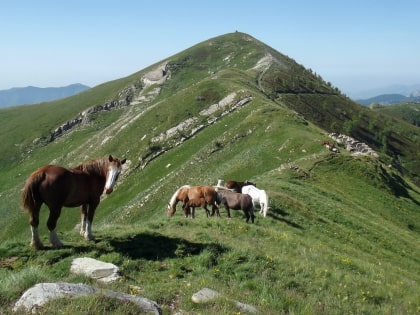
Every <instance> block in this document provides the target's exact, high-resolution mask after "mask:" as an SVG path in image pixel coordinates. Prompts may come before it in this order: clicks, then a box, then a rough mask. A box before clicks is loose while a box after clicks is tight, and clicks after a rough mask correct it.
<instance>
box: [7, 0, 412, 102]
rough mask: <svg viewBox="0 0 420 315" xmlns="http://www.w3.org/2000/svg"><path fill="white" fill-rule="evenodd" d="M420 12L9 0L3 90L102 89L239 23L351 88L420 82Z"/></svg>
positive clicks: (388, 5) (343, 6) (335, 5)
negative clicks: (73, 86) (80, 86)
mask: <svg viewBox="0 0 420 315" xmlns="http://www.w3.org/2000/svg"><path fill="white" fill-rule="evenodd" d="M419 12H420V1H418V0H398V1H394V0H387V1H383V0H381V1H379V0H352V1H351V0H348V1H347V0H342V1H335V0H334V1H333V0H317V1H313V0H307V1H304V0H296V1H290V0H287V1H283V0H272V1H264V0H260V1H251V2H250V3H247V2H246V1H228V0H225V1H219V0H213V1H181V0H178V1H170V0H160V1H136V0H133V1H128V0H120V1H111V0H101V1H98V0H72V1H59V0H38V1H32V0H14V1H7V2H6V1H4V2H3V3H2V4H1V6H0V39H1V46H0V47H1V49H0V90H3V89H9V88H12V87H23V86H29V85H32V86H38V87H51V86H64V85H68V84H72V83H83V84H86V85H89V86H95V85H98V84H100V83H103V82H106V81H110V80H114V79H118V78H121V77H125V76H127V75H130V74H132V73H134V72H137V71H139V70H142V69H143V68H145V67H147V66H149V65H151V64H153V63H156V62H158V61H161V60H163V59H165V58H167V57H170V56H172V55H173V54H176V53H178V52H180V51H182V50H184V49H187V48H189V47H191V46H193V45H195V44H197V43H199V42H201V41H204V40H207V39H209V38H212V37H216V36H219V35H223V34H226V33H231V32H234V31H236V30H238V31H240V32H244V33H247V34H249V35H251V36H253V37H255V38H257V39H258V40H260V41H262V42H264V43H266V44H267V45H269V46H271V47H272V48H274V49H276V50H277V51H279V52H281V53H283V54H286V55H288V56H289V57H291V58H293V59H295V60H296V61H297V62H298V63H300V64H302V65H303V66H305V67H306V68H311V69H312V70H313V71H314V72H316V73H318V74H319V75H321V76H322V77H323V78H324V79H325V80H326V81H329V82H331V83H332V84H333V85H334V86H337V87H338V88H340V89H341V90H342V91H343V92H345V93H348V94H352V93H353V92H355V91H361V90H367V89H371V88H377V87H384V86H389V85H393V84H407V85H411V84H420V24H419V22H418V20H419V18H418V16H419Z"/></svg>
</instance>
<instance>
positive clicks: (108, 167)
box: [22, 155, 126, 249]
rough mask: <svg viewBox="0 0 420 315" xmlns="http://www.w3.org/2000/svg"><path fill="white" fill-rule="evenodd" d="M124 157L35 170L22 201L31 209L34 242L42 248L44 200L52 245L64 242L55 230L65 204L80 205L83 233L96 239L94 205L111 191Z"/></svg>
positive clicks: (88, 237)
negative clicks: (41, 232)
mask: <svg viewBox="0 0 420 315" xmlns="http://www.w3.org/2000/svg"><path fill="white" fill-rule="evenodd" d="M125 161H126V159H123V160H119V159H117V158H115V157H113V156H111V155H109V156H106V157H103V158H101V159H97V160H92V161H89V162H86V163H83V164H80V165H79V166H77V167H75V168H72V169H69V168H64V167H61V166H56V165H45V166H42V167H40V168H38V169H37V170H36V171H35V172H33V173H32V174H31V175H30V176H29V178H28V179H27V180H26V183H25V186H24V188H23V191H22V204H23V207H24V208H25V209H26V210H27V211H28V213H29V224H30V225H31V232H32V240H31V246H33V247H35V248H36V249H41V248H43V245H42V242H41V240H40V238H39V235H38V225H39V212H40V210H41V206H42V204H43V203H45V204H46V205H47V206H48V208H49V210H50V214H49V217H48V221H47V227H48V230H49V231H50V241H51V244H52V246H53V247H55V248H60V247H62V246H63V244H62V243H61V241H60V239H59V238H58V236H57V233H56V230H55V229H56V226H57V220H58V218H59V217H60V213H61V209H62V207H78V206H81V210H80V214H81V230H80V234H81V235H82V236H84V238H86V239H89V240H93V239H94V236H93V234H92V221H93V216H94V214H95V209H96V207H97V206H98V205H99V202H100V197H101V195H102V193H103V192H104V193H105V194H110V193H112V191H113V189H114V185H115V183H116V181H117V179H118V176H119V174H120V173H121V169H122V165H123V164H124V163H125Z"/></svg>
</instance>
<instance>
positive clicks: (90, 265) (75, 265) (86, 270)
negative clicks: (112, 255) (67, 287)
mask: <svg viewBox="0 0 420 315" xmlns="http://www.w3.org/2000/svg"><path fill="white" fill-rule="evenodd" d="M70 272H72V273H75V274H82V275H85V276H87V277H89V278H92V279H96V280H99V281H102V282H111V281H115V280H118V279H119V278H121V276H120V270H119V268H118V267H117V266H115V265H114V264H111V263H105V262H102V261H99V260H96V259H93V258H88V257H84V258H76V259H74V260H73V262H72V264H71V267H70Z"/></svg>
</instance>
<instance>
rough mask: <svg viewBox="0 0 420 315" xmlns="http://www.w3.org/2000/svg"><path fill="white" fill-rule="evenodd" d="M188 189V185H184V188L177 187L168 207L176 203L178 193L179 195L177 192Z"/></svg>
mask: <svg viewBox="0 0 420 315" xmlns="http://www.w3.org/2000/svg"><path fill="white" fill-rule="evenodd" d="M189 187H191V186H190V185H184V186H181V187H179V188H178V189H177V190H176V191H175V192H174V194H173V195H172V197H171V200H170V201H169V205H171V206H173V205H174V204H175V202H176V198H177V197H178V193H179V191H180V190H181V189H183V188H189Z"/></svg>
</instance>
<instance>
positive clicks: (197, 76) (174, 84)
mask: <svg viewBox="0 0 420 315" xmlns="http://www.w3.org/2000/svg"><path fill="white" fill-rule="evenodd" d="M229 36H236V35H234V34H232V35H229ZM231 39H232V40H231V41H227V42H226V43H224V42H223V41H222V42H221V44H220V47H221V48H220V47H219V48H220V49H219V50H222V52H220V55H219V56H217V58H216V57H211V56H209V55H208V51H207V50H206V47H207V46H206V45H207V44H208V43H207V44H200V45H197V46H196V47H193V50H191V51H189V58H186V57H185V55H182V54H180V55H179V56H175V57H174V58H173V59H172V64H171V67H172V68H171V69H172V79H171V80H170V81H168V82H167V83H166V84H165V86H164V88H163V90H162V93H161V94H160V96H159V97H158V98H157V99H156V100H155V102H153V103H150V104H140V105H138V106H133V107H130V108H126V109H123V110H117V111H115V112H108V113H105V114H103V115H99V116H98V117H97V119H96V120H95V121H94V122H93V123H91V124H90V125H88V126H85V127H84V128H83V129H81V130H79V131H77V132H74V133H72V134H70V135H69V136H66V137H64V138H62V139H60V140H59V141H57V142H55V143H53V144H50V145H48V146H46V147H42V148H39V149H37V150H34V151H33V152H32V153H31V154H30V155H29V156H26V157H25V159H24V160H23V161H22V160H20V162H21V163H19V164H17V163H16V164H13V163H14V162H10V163H11V165H12V166H13V167H12V168H11V169H10V170H5V171H4V172H2V180H1V183H2V186H1V187H5V189H2V192H1V194H2V196H1V197H2V205H0V213H1V215H2V219H4V220H5V222H8V223H9V224H7V226H6V227H5V228H4V229H2V231H0V239H1V240H3V242H2V244H1V246H0V262H1V265H0V266H2V267H1V268H0V277H1V278H2V279H4V280H3V281H2V285H0V301H1V304H2V308H3V309H4V312H8V310H10V306H11V305H12V303H13V302H14V301H15V300H16V299H17V297H18V296H19V295H20V293H21V292H22V291H23V290H25V289H27V288H28V287H30V286H31V285H33V284H35V283H37V282H42V281H58V280H60V281H72V282H87V283H92V284H93V285H95V286H98V284H97V283H93V282H92V281H91V280H89V279H85V278H83V277H80V276H75V275H71V274H69V267H70V264H71V260H72V259H73V258H74V257H81V256H90V257H94V258H98V259H102V260H105V261H109V262H113V263H115V264H117V265H119V266H120V267H121V272H122V275H123V276H124V280H123V281H122V282H119V283H114V284H110V285H109V286H107V287H109V288H111V289H115V290H121V291H123V292H128V293H133V294H139V295H141V296H145V297H148V298H151V299H154V300H156V301H157V302H158V303H159V304H161V305H162V307H163V308H164V311H165V313H167V314H169V313H171V311H172V310H173V309H174V310H179V309H183V310H185V311H186V312H187V313H204V314H220V313H236V311H235V307H234V306H233V305H231V303H229V302H228V301H220V303H216V304H210V305H204V306H197V305H193V304H192V302H191V300H190V298H191V295H192V294H193V293H194V292H196V291H197V290H199V289H200V288H202V287H211V288H213V289H215V290H217V291H220V292H222V293H223V294H224V295H226V296H228V297H231V298H234V299H237V300H240V301H242V302H245V303H249V304H253V305H255V306H256V307H257V308H258V309H259V310H260V312H261V313H263V314H278V313H289V314H290V313H292V314H293V313H294V314H344V313H356V314H358V313H365V314H378V313H384V314H414V313H415V312H417V311H418V308H419V307H420V305H419V303H418V291H419V285H418V283H419V281H420V279H419V274H418V272H417V267H418V265H419V259H418V257H420V253H419V246H418V245H419V244H418V239H419V232H420V229H419V226H418V221H419V212H418V209H419V203H420V191H419V188H418V187H416V186H415V185H412V184H409V182H407V181H403V180H402V179H401V178H400V177H399V176H398V174H395V173H394V171H393V170H392V169H388V168H387V167H385V166H384V165H382V164H381V163H380V162H379V161H376V160H372V159H369V158H362V157H359V158H353V157H350V156H349V155H347V154H346V152H345V151H344V150H342V153H340V154H339V155H330V154H329V153H328V152H326V151H324V148H323V147H322V146H321V145H320V143H321V142H322V140H325V132H324V131H323V130H321V129H319V128H317V127H315V126H314V125H312V124H311V123H308V122H307V121H306V120H305V119H303V117H302V116H301V115H298V114H296V113H294V112H292V111H290V110H289V109H288V108H287V107H288V106H290V103H289V102H288V100H285V101H282V100H278V99H277V100H276V102H272V101H270V100H269V99H267V98H266V97H265V96H264V95H261V94H259V93H258V89H257V88H256V84H257V83H258V82H257V80H255V73H254V72H245V71H244V70H243V69H249V68H251V67H252V66H253V65H254V64H255V62H256V60H258V58H260V57H262V56H263V55H264V54H263V53H257V50H256V48H255V47H254V46H252V47H249V49H248V51H251V52H254V53H255V54H256V56H255V57H254V58H250V57H249V59H247V58H245V57H243V56H242V55H239V56H237V60H235V58H234V57H231V58H232V59H231V62H232V64H235V65H239V64H243V68H241V67H240V66H236V67H232V68H230V69H226V70H224V69H222V65H221V64H218V63H221V60H224V57H225V56H226V51H223V49H222V48H223V47H225V46H229V45H233V44H232V43H235V41H234V40H237V39H236V37H234V38H231ZM209 42H212V43H213V45H214V43H216V44H217V43H218V42H217V41H214V40H213V41H209ZM203 46H204V47H203ZM195 51H198V52H199V54H196V53H195ZM248 55H252V54H248ZM196 56H200V58H199V60H198V61H197V60H196V59H194V58H198V57H196ZM209 58H210V59H209ZM211 58H213V59H214V60H211ZM185 63H187V65H186V64H185ZM182 65H183V66H182ZM204 65H207V66H204ZM208 65H211V68H212V70H214V72H215V73H216V77H213V78H212V79H211V80H208V79H207V78H206V75H204V73H207V72H208V71H209V70H208V68H209V66H208ZM190 67H192V68H190ZM194 67H195V68H194ZM210 72H211V71H210ZM177 75H178V76H177ZM181 75H182V76H181ZM135 77H136V76H133V77H132V78H131V79H130V80H134V79H135ZM177 78H178V79H177ZM180 78H183V79H182V80H181V79H180ZM126 82H129V80H128V79H127V80H126ZM126 82H125V83H124V84H126ZM192 82H195V84H194V85H191V86H190V83H192ZM113 84H120V83H118V82H114V83H113ZM124 84H122V83H121V85H120V86H124ZM314 86H315V83H314ZM316 86H320V85H316ZM187 87H188V88H187ZM238 88H246V89H248V91H249V92H250V93H252V94H253V95H254V100H253V101H252V102H251V103H249V104H248V105H246V106H245V107H244V108H242V109H240V110H239V111H236V112H234V113H232V114H230V115H228V116H225V117H224V118H223V119H221V120H220V121H218V122H217V123H216V124H214V125H212V126H211V127H208V128H206V129H204V130H203V131H201V132H200V133H198V134H197V135H195V136H194V137H193V138H191V139H189V140H188V141H185V142H184V143H183V144H182V145H181V146H178V147H176V148H174V149H171V150H169V151H168V152H167V153H165V154H164V155H162V156H161V157H160V158H158V159H156V160H154V161H152V162H151V163H150V164H148V166H147V167H146V168H144V169H143V170H141V169H140V168H137V169H136V168H135V166H137V165H138V163H139V159H140V158H141V157H144V156H145V155H146V154H147V152H150V150H151V148H153V145H152V144H151V143H150V139H151V138H152V137H153V136H155V135H158V134H160V133H161V132H162V131H164V130H166V129H168V128H170V127H172V126H173V125H175V124H177V122H178V121H180V120H182V119H185V117H191V116H194V115H196V114H197V113H198V112H199V111H200V110H201V109H202V108H205V106H206V105H210V104H212V103H214V102H215V101H217V100H219V99H220V98H222V97H224V96H225V95H226V94H228V93H229V92H231V91H237V89H238ZM107 91H108V89H107ZM168 96H171V97H170V98H168ZM197 96H200V97H197ZM109 97H112V95H109ZM109 97H107V98H104V99H109ZM147 108H151V110H145V109H147ZM139 113H142V116H141V118H140V119H137V120H132V121H131V123H127V120H126V119H128V118H131V119H132V118H133V117H136V115H137V114H139ZM72 115H73V114H72ZM123 120H124V122H125V123H127V124H126V127H125V128H123V129H121V128H120V126H121V121H123ZM59 121H61V120H59ZM51 125H54V123H52V124H51ZM144 135H146V138H144V139H143V136H144ZM107 136H114V138H111V139H110V140H108V141H107V142H106V143H103V139H105V138H106V137H107ZM25 139H31V137H28V138H25ZM142 139H143V140H142ZM101 143H102V144H101ZM100 144H101V145H100ZM159 145H160V146H162V147H164V146H165V145H167V144H165V143H161V144H159ZM109 152H112V153H113V154H116V155H118V156H126V157H127V158H128V159H129V160H130V162H131V167H130V171H129V172H127V173H126V174H125V175H124V176H123V177H122V178H121V179H120V184H119V186H118V187H117V189H116V191H115V193H113V194H112V195H110V196H109V197H107V198H106V199H104V200H103V201H102V202H101V205H100V207H99V209H98V211H97V214H96V216H95V222H94V232H95V233H96V236H97V241H96V242H95V244H92V243H88V242H86V241H84V240H81V239H80V236H79V235H78V232H77V230H75V229H74V226H75V224H76V223H77V220H78V214H77V213H78V210H77V209H65V210H64V211H63V214H62V217H61V218H60V221H59V228H58V230H59V235H60V236H61V238H62V240H63V242H64V243H65V244H68V247H66V248H64V249H61V250H47V251H41V252H35V251H33V250H31V249H30V248H28V241H29V231H28V230H29V229H28V224H27V216H26V215H25V214H24V213H23V212H20V211H19V210H18V208H19V206H18V202H17V201H18V199H19V190H20V188H21V186H22V184H23V181H24V179H25V178H26V176H27V175H28V174H29V173H30V172H31V171H32V170H33V169H34V168H35V167H36V166H37V165H40V164H42V163H46V161H48V162H49V161H56V162H57V163H60V164H68V165H72V164H75V161H78V160H80V159H82V158H84V157H86V156H89V157H95V156H101V155H103V154H106V153H109ZM169 164H170V166H168V165H169ZM219 178H223V179H226V180H227V179H230V178H239V179H250V180H253V181H256V182H257V184H258V186H259V187H262V188H265V189H266V190H267V192H268V193H269V195H270V205H271V211H270V214H269V216H268V217H267V218H261V217H260V216H258V217H257V221H256V223H255V224H254V225H250V224H245V223H244V220H243V217H242V214H241V213H240V212H234V217H233V218H232V219H231V220H228V219H227V218H226V215H225V211H224V210H222V211H221V213H222V218H209V219H207V218H205V216H204V211H202V210H198V214H197V219H195V220H187V219H185V218H183V217H182V215H181V214H180V213H178V212H177V213H176V214H175V216H174V217H173V218H167V217H166V204H167V202H168V201H169V198H170V196H171V195H172V193H173V192H174V191H175V189H176V188H177V187H178V186H179V185H182V184H185V183H189V184H203V183H206V184H215V183H216V182H217V179H219ZM11 209H12V210H11ZM46 215H47V211H46V209H45V208H44V210H43V212H42V216H43V217H42V218H41V222H42V238H44V239H45V242H46V237H47V235H46V233H45V228H44V222H45V221H46ZM46 243H47V242H46ZM133 285H134V286H137V287H138V288H135V289H133V288H134V287H133ZM95 302H96V304H98V305H101V307H104V308H105V309H106V308H107V309H108V312H110V313H112V312H115V313H116V314H117V313H118V312H121V311H122V310H121V309H120V307H121V306H120V305H118V303H111V302H108V301H104V299H100V298H99V299H98V300H96V299H95ZM108 303H109V305H108ZM87 304H88V303H87V301H86V300H80V301H79V302H71V303H69V302H67V301H61V302H60V303H58V304H52V305H51V306H50V308H47V309H46V310H45V312H46V313H54V312H57V311H58V310H60V311H62V312H64V313H74V312H75V310H76V309H78V308H79V309H80V308H81V307H82V306H83V307H85V309H86V307H87ZM122 312H127V313H128V312H129V311H127V310H124V311H122Z"/></svg>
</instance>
